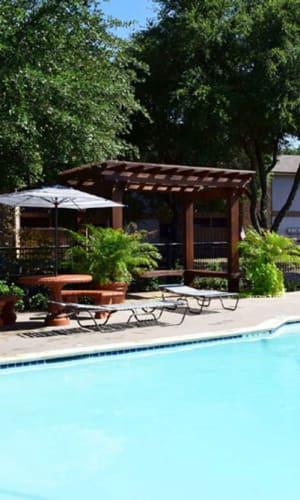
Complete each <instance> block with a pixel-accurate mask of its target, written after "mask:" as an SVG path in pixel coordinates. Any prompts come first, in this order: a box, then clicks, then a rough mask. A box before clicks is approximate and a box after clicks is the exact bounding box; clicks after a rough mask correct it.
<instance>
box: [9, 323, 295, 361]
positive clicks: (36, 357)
mask: <svg viewBox="0 0 300 500" xmlns="http://www.w3.org/2000/svg"><path fill="white" fill-rule="evenodd" d="M298 322H300V317H299V316H285V317H281V318H274V319H270V320H267V321H264V322H262V323H259V324H258V325H256V326H253V327H247V328H246V327H245V328H239V329H234V330H227V331H223V332H219V333H217V334H216V333H212V332H203V333H192V334H190V335H186V336H184V337H182V336H181V335H175V336H172V337H158V338H155V339H149V340H144V339H143V341H140V342H137V341H127V342H119V343H110V344H106V345H99V344H96V345H91V346H86V347H83V346H80V347H78V346H77V347H71V348H65V349H55V350H47V351H40V352H30V353H22V354H16V355H14V356H7V357H1V355H0V369H4V368H10V367H17V366H24V365H30V364H42V363H43V362H44V363H47V362H59V361H67V360H71V359H76V358H84V357H93V356H97V355H103V356H105V354H107V355H112V354H121V353H122V354H123V353H126V352H128V353H129V352H137V351H143V350H148V349H149V350H150V349H159V348H166V347H172V346H180V345H182V346H184V345H190V344H197V343H202V342H203V343H208V342H209V341H212V342H213V341H221V340H232V339H235V338H236V339H238V338H241V337H245V338H246V337H247V336H252V335H253V334H256V333H258V334H260V335H265V334H268V335H272V334H273V333H274V332H275V331H276V330H277V329H279V328H280V327H282V326H284V325H286V324H289V323H298Z"/></svg>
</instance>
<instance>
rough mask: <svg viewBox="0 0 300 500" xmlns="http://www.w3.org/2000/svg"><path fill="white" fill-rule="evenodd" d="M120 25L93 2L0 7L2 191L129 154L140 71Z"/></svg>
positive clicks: (51, 0)
mask: <svg viewBox="0 0 300 500" xmlns="http://www.w3.org/2000/svg"><path fill="white" fill-rule="evenodd" d="M116 24H120V22H118V21H113V20H106V19H105V18H104V14H103V12H102V11H101V9H100V8H99V2H94V1H91V0H61V1H59V2H58V1H56V0H29V1H26V2H16V1H15V0H2V1H1V5H0V67H1V71H0V119H1V127H0V171H1V183H0V189H1V190H9V189H13V188H16V187H21V186H23V185H30V184H34V183H36V182H38V181H41V180H44V181H47V182H51V181H52V180H53V179H54V178H55V176H56V173H57V171H58V170H60V169H64V168H67V167H69V166H74V165H78V164H82V163H84V162H89V161H94V160H97V159H101V158H107V157H109V158H110V157H117V156H118V155H121V154H125V153H126V152H128V150H129V149H130V148H129V145H128V144H127V143H126V142H125V140H124V135H125V133H127V132H128V130H129V128H130V120H129V118H130V115H131V114H132V113H133V112H134V111H137V110H138V109H140V106H139V104H138V103H137V101H136V100H135V95H134V88H133V83H134V82H135V81H136V71H135V69H136V67H137V66H138V64H137V60H136V58H135V55H134V54H133V52H132V53H131V56H129V54H128V53H127V52H126V50H125V49H126V48H127V42H125V41H124V40H121V39H119V38H117V37H115V36H114V35H113V34H112V31H111V29H110V28H112V27H113V26H114V25H116ZM129 66H130V67H129ZM8 167H9V168H8Z"/></svg>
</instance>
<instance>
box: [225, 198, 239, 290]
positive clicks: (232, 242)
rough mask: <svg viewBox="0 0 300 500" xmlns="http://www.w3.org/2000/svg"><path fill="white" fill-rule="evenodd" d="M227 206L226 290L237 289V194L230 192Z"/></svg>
mask: <svg viewBox="0 0 300 500" xmlns="http://www.w3.org/2000/svg"><path fill="white" fill-rule="evenodd" d="M227 208H228V290H229V291H230V292H238V291H239V278H240V275H239V250H238V245H237V244H238V242H239V240H240V221H239V196H238V194H236V193H234V192H233V193H232V194H231V196H229V197H228V198H227Z"/></svg>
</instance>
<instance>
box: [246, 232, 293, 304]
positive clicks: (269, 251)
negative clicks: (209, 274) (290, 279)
mask: <svg viewBox="0 0 300 500" xmlns="http://www.w3.org/2000/svg"><path fill="white" fill-rule="evenodd" d="M239 249H240V251H241V269H242V271H243V273H244V278H243V285H244V287H245V289H246V290H247V292H248V294H249V295H254V296H260V295H264V296H276V295H282V294H283V293H284V291H285V286H284V276H283V272H282V271H281V269H279V267H278V266H277V263H278V262H280V263H299V262H300V250H299V247H298V246H297V244H296V243H295V242H294V241H293V240H292V239H291V238H287V237H286V236H282V235H279V234H277V233H274V232H269V231H264V232H263V233H262V234H259V233H258V232H257V231H255V230H254V229H252V228H249V229H247V231H246V236H245V239H244V240H243V241H241V242H239Z"/></svg>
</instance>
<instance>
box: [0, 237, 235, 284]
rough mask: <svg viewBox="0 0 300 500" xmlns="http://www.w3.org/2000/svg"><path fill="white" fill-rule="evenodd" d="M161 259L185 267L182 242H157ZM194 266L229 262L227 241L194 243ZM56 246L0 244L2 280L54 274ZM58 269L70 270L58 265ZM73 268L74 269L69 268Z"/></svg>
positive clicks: (162, 263) (170, 266)
mask: <svg viewBox="0 0 300 500" xmlns="http://www.w3.org/2000/svg"><path fill="white" fill-rule="evenodd" d="M155 245H156V246H157V248H158V250H159V252H160V253H161V255H162V259H161V261H160V263H159V267H160V268H162V269H174V268H179V267H182V266H183V245H182V243H179V242H173V243H155ZM68 248H69V246H68V245H63V246H60V247H59V249H58V259H59V263H61V262H62V261H63V257H64V254H65V251H66V250H67V249H68ZM194 252H195V267H207V266H211V265H212V266H213V265H214V264H215V265H217V264H218V263H219V262H220V259H221V261H224V262H226V261H227V243H219V242H216V243H211V242H209V243H206V242H203V243H195V246H194ZM54 259H55V251H54V246H46V245H45V246H26V247H25V246H24V247H0V279H4V278H8V279H10V280H12V281H16V280H17V279H18V277H19V276H21V275H29V274H52V273H54ZM58 270H59V272H68V269H63V268H62V267H61V265H59V266H58ZM70 271H71V270H70Z"/></svg>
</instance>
